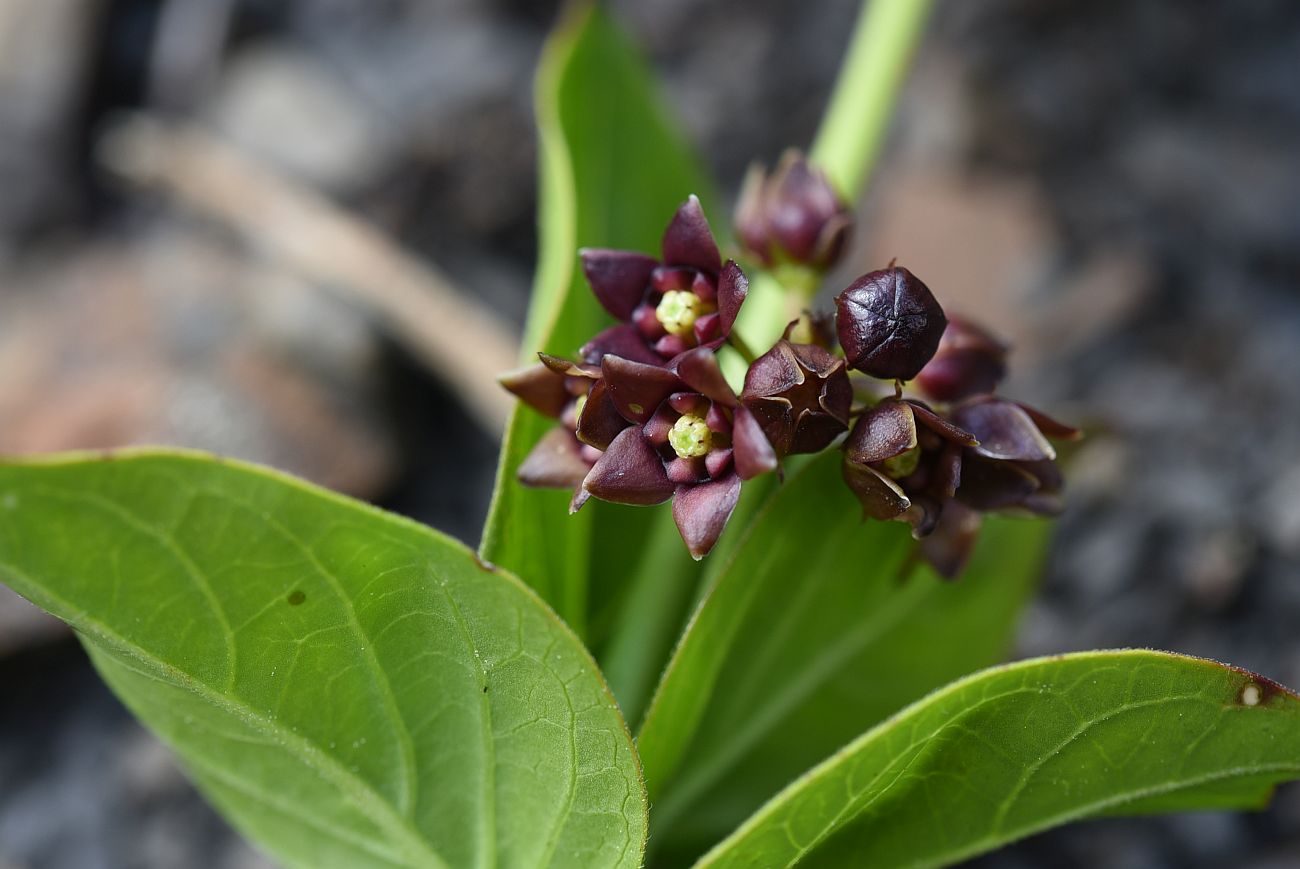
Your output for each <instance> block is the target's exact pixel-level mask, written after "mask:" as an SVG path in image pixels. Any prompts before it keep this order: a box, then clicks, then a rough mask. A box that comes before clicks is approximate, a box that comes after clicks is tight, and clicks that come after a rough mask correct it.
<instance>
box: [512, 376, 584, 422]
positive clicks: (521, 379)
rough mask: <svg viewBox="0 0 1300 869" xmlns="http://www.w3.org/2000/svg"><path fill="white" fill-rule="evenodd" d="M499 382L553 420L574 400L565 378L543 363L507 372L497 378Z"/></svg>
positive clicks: (525, 402)
mask: <svg viewBox="0 0 1300 869" xmlns="http://www.w3.org/2000/svg"><path fill="white" fill-rule="evenodd" d="M497 382H498V383H500V384H501V385H502V386H504V387H505V388H506V389H508V390H509V391H510V392H511V393H513V394H514V395H515V396H516V397H517V398H518V399H519V400H520V401H522V402H523V403H524V404H526V405H528V406H529V407H531V408H532V409H533V410H535V411H537V412H538V413H540V414H543V415H544V416H549V417H551V418H553V419H555V418H558V417H559V416H560V412H561V411H563V410H564V406H565V405H566V404H568V403H569V401H570V400H572V398H573V396H572V395H570V394H569V390H568V389H567V388H566V386H565V384H564V377H563V376H562V375H559V374H556V373H555V372H554V371H552V370H551V369H550V368H549V367H547V366H546V365H543V364H541V363H538V364H536V365H529V366H527V367H525V368H518V369H516V370H514V371H507V372H506V373H505V374H502V375H499V376H498V377H497Z"/></svg>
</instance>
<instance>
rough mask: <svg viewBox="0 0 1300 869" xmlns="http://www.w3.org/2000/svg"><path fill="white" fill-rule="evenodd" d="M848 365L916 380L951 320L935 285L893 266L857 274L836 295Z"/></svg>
mask: <svg viewBox="0 0 1300 869" xmlns="http://www.w3.org/2000/svg"><path fill="white" fill-rule="evenodd" d="M835 305H836V309H837V314H838V316H837V318H836V323H835V326H836V331H837V332H838V333H839V338H840V346H841V347H843V348H844V355H845V356H846V357H847V358H848V362H849V365H850V366H851V367H853V368H856V369H857V370H859V371H862V372H864V373H866V374H869V375H871V376H872V377H879V378H882V379H885V380H911V379H912V378H913V377H915V376H916V375H917V373H918V372H919V371H920V370H921V369H922V368H924V367H925V364H926V363H927V362H929V361H930V358H931V357H932V356H934V352H935V350H936V349H937V348H938V346H939V339H940V338H941V337H942V336H943V331H944V327H945V326H947V324H948V320H947V318H946V317H944V314H943V309H942V308H941V307H939V303H938V302H936V301H935V299H934V295H933V294H931V292H930V288H929V287H927V286H926V285H925V284H923V283H921V281H920V279H918V278H917V277H916V275H914V274H912V273H911V272H909V271H908V270H907V269H905V268H901V267H898V266H891V267H889V268H887V269H881V270H879V271H875V272H870V273H869V274H865V275H863V276H862V277H860V278H858V279H857V280H856V281H854V282H853V283H852V284H850V285H849V287H848V288H847V289H846V290H844V292H842V293H840V294H839V296H837V297H836V299H835Z"/></svg>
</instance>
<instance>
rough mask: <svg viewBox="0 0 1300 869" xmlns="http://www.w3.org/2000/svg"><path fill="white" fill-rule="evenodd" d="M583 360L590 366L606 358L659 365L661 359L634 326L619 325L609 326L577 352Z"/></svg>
mask: <svg viewBox="0 0 1300 869" xmlns="http://www.w3.org/2000/svg"><path fill="white" fill-rule="evenodd" d="M578 353H579V355H580V356H582V358H583V360H584V361H586V362H589V363H591V364H592V365H599V364H600V361H601V360H602V359H604V358H605V357H606V356H621V357H623V358H624V359H630V360H632V361H633V362H644V363H647V364H649V365H659V364H660V363H662V362H663V359H662V357H660V356H659V355H658V354H657V353H655V352H654V350H652V349H651V348H650V345H649V344H647V343H646V340H645V338H644V337H642V335H641V333H640V332H639V331H637V328H636V326H632V325H630V324H628V323H620V324H619V325H617V326H610V327H609V328H608V329H606V330H605V331H604V332H601V333H600V334H598V335H597V336H596V337H595V338H592V339H591V340H590V341H588V342H587V343H586V344H583V345H582V349H581V350H580V351H578Z"/></svg>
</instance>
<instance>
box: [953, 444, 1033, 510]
mask: <svg viewBox="0 0 1300 869" xmlns="http://www.w3.org/2000/svg"><path fill="white" fill-rule="evenodd" d="M1037 491H1038V479H1037V478H1036V477H1034V476H1033V475H1032V474H1030V473H1029V472H1027V471H1025V470H1023V469H1022V468H1019V467H1017V466H1016V465H1015V463H1014V462H991V461H988V460H986V459H981V458H980V457H979V456H978V455H975V454H973V453H967V454H966V456H965V457H964V459H963V461H962V466H961V486H960V487H958V489H957V497H958V498H959V499H961V501H962V502H963V503H965V504H967V505H968V506H971V507H974V508H975V509H976V510H1007V509H1010V508H1012V507H1018V506H1020V505H1021V504H1023V503H1024V501H1025V499H1026V498H1029V497H1030V496H1032V495H1033V494H1034V493H1035V492H1037Z"/></svg>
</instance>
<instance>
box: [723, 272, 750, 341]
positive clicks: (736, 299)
mask: <svg viewBox="0 0 1300 869" xmlns="http://www.w3.org/2000/svg"><path fill="white" fill-rule="evenodd" d="M747 295H749V278H747V277H745V273H744V272H742V271H741V270H740V266H738V265H736V261H735V260H730V259H729V260H727V264H726V265H725V266H723V267H722V274H720V275H719V276H718V317H719V319H720V320H721V322H722V334H723V335H730V334H731V327H732V326H733V325H735V323H736V315H737V314H739V313H740V306H741V305H743V304H744V303H745V297H746V296H747Z"/></svg>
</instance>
